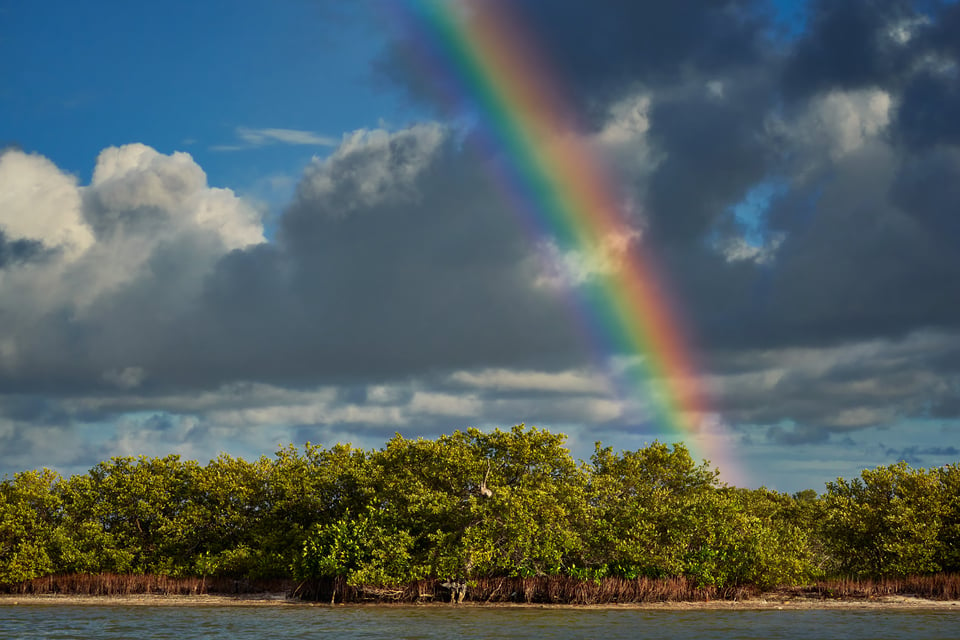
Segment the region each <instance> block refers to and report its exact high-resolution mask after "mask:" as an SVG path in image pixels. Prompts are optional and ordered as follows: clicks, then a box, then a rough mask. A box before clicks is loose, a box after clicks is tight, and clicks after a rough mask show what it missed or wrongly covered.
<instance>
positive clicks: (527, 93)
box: [396, 0, 729, 468]
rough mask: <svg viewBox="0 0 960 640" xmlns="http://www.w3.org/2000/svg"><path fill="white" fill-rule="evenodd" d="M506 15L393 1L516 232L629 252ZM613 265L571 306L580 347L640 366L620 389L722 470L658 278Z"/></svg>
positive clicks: (493, 6) (603, 192) (563, 104)
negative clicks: (579, 326)
mask: <svg viewBox="0 0 960 640" xmlns="http://www.w3.org/2000/svg"><path fill="white" fill-rule="evenodd" d="M506 5H507V3H506V2H501V1H498V0H479V1H475V2H471V1H469V0H464V1H463V2H452V1H451V0H400V1H399V3H398V4H397V6H396V9H397V14H398V17H400V18H401V19H402V20H403V22H404V25H405V26H406V27H407V29H408V37H409V38H410V39H411V40H412V41H413V42H414V43H415V46H416V47H417V51H416V54H417V58H418V66H419V67H421V68H426V69H427V70H428V73H429V75H430V76H431V77H432V79H434V80H437V86H438V87H439V88H440V91H441V92H442V93H443V94H444V95H443V96H442V97H443V98H444V99H445V100H447V101H448V102H451V103H454V104H455V105H457V106H459V107H463V108H465V109H466V110H468V111H471V112H473V113H474V114H475V115H476V117H477V118H478V119H479V121H480V122H479V124H480V126H481V127H482V129H483V130H484V131H485V132H486V134H487V138H488V140H487V144H489V145H490V146H491V150H492V151H493V152H494V154H493V155H495V156H497V157H500V158H501V159H502V160H501V162H500V165H499V166H498V170H497V172H496V173H497V174H498V175H497V178H498V181H499V182H500V183H502V186H503V187H504V190H505V191H506V192H507V193H508V195H509V196H510V197H511V199H512V200H513V201H514V202H515V203H516V204H517V207H516V208H517V209H518V211H520V212H522V215H523V216H524V217H525V218H527V219H526V220H525V222H526V223H527V224H528V225H529V226H533V227H535V228H536V229H537V230H538V231H539V234H540V236H541V237H545V238H549V239H551V240H552V241H553V242H555V243H556V245H557V246H559V247H561V248H564V249H571V248H572V249H575V250H576V251H577V252H578V253H580V254H581V255H586V256H593V257H595V258H599V256H602V255H603V252H604V251H605V246H608V244H609V242H610V241H611V239H614V240H615V239H627V241H628V242H629V241H631V240H630V239H632V238H635V236H636V235H637V232H636V230H635V229H633V228H632V227H630V226H629V225H628V224H627V223H626V222H625V220H624V218H623V215H622V213H621V206H620V204H619V202H618V197H617V194H618V191H617V189H616V185H614V184H613V181H611V180H610V178H609V173H608V172H607V171H606V170H605V168H604V163H603V162H602V161H601V160H600V158H599V157H598V156H597V153H596V152H595V151H594V149H593V148H592V147H591V145H590V144H589V143H588V142H587V141H585V140H584V139H583V137H582V136H578V135H576V134H575V133H573V127H572V126H571V125H573V124H575V115H574V114H573V113H572V111H571V109H570V108H569V107H568V104H569V102H568V101H567V100H565V99H564V96H563V94H562V92H561V91H560V90H559V88H558V85H557V83H555V82H553V81H552V80H551V78H552V74H551V73H550V72H549V69H548V67H547V65H546V64H544V62H543V60H542V59H541V57H540V55H539V51H538V50H537V49H536V47H534V46H533V45H532V40H531V38H530V37H529V36H528V35H527V34H526V33H525V32H523V30H522V29H521V27H520V25H519V21H518V20H517V18H516V16H514V15H511V14H510V13H509V12H508V10H507V6H506ZM503 159H505V160H503ZM618 261H619V262H618V265H617V268H614V269H609V270H607V271H608V272H606V273H604V274H603V275H602V276H600V277H599V281H598V282H597V284H598V285H599V287H600V289H599V295H591V296H589V297H588V296H586V295H581V296H580V297H579V300H578V304H577V307H578V309H579V310H580V312H581V313H583V314H585V315H586V316H587V317H586V324H587V325H588V326H590V327H591V328H592V330H593V331H592V332H593V333H594V335H593V336H592V339H593V340H594V341H595V342H596V341H599V342H601V343H602V345H601V347H602V349H603V351H604V352H605V353H606V354H607V355H611V354H633V355H639V356H641V358H640V361H641V363H642V364H641V366H640V367H632V368H631V370H633V371H639V373H638V374H637V377H636V378H631V380H630V386H631V387H634V390H633V393H637V392H638V391H640V392H642V393H643V394H644V396H643V397H644V399H645V400H646V401H647V403H648V404H649V406H650V407H651V409H650V411H651V414H652V415H651V417H652V418H653V420H654V421H655V423H656V424H657V426H658V427H659V428H660V430H661V431H666V432H668V433H669V434H670V435H672V436H679V437H680V438H681V439H683V440H684V441H685V442H686V443H687V444H688V446H690V448H691V451H692V453H694V455H695V456H696V457H707V458H710V459H711V461H712V462H713V463H714V464H729V461H728V460H726V459H725V458H726V457H727V456H726V454H725V451H724V449H725V447H723V446H721V444H720V442H719V439H716V438H711V437H710V435H709V434H707V433H705V431H706V430H703V429H701V427H702V421H703V420H704V419H705V417H706V416H707V415H708V413H709V412H708V407H707V403H706V399H705V393H704V390H703V389H702V388H701V385H700V383H699V380H700V376H699V375H698V369H697V367H696V366H695V361H694V357H693V354H692V351H691V349H689V348H688V346H687V344H688V343H687V340H686V339H685V332H684V327H683V323H682V322H681V321H680V316H679V315H678V314H677V313H675V312H674V308H675V306H676V305H675V301H673V300H672V299H671V298H670V296H669V294H668V291H667V289H666V288H665V287H664V286H663V282H664V279H663V278H662V277H661V275H660V274H658V273H657V269H656V267H655V265H654V264H652V261H651V260H650V259H648V258H647V257H646V256H644V254H643V252H642V251H640V250H638V247H636V246H631V247H628V249H627V250H624V251H621V252H619V255H618ZM618 386H622V385H618ZM711 440H712V441H711ZM704 453H709V454H710V455H703V454H704ZM718 458H719V459H718ZM721 468H722V467H721Z"/></svg>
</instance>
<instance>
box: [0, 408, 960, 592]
mask: <svg viewBox="0 0 960 640" xmlns="http://www.w3.org/2000/svg"><path fill="white" fill-rule="evenodd" d="M717 477H718V474H717V471H716V470H714V469H713V468H711V467H710V466H709V464H708V463H707V462H701V463H697V462H696V461H694V460H693V459H692V458H691V456H690V453H689V451H688V450H687V449H686V448H685V447H684V446H683V445H682V444H675V445H666V444H662V443H659V442H654V443H653V444H652V445H650V446H647V447H645V448H643V449H639V450H637V451H621V452H614V451H613V450H612V449H610V448H604V447H601V446H600V444H599V443H598V444H597V446H596V450H595V452H594V455H593V456H592V457H591V459H590V462H589V463H577V462H575V461H574V460H573V459H572V458H571V456H570V453H569V451H568V450H567V449H566V447H565V438H564V436H563V435H560V434H552V433H549V432H547V431H544V430H540V429H536V428H528V427H526V426H524V425H518V426H516V427H513V428H512V429H510V430H505V431H501V430H495V431H492V432H486V433H485V432H481V431H479V430H477V429H468V430H466V431H455V432H453V433H452V434H450V435H443V436H440V437H438V438H436V439H434V440H427V439H422V438H418V439H415V440H410V439H406V438H403V437H402V436H400V435H397V436H395V437H394V438H392V439H390V441H389V442H387V443H386V444H385V445H384V447H383V448H381V449H379V450H376V451H365V450H361V449H355V448H353V447H350V446H349V445H336V446H334V447H332V448H329V449H327V448H324V447H320V446H317V445H312V444H310V443H307V444H306V445H305V447H303V449H298V448H295V447H293V446H289V447H285V448H282V449H280V450H278V451H277V452H276V454H275V456H274V457H273V458H266V457H263V458H260V459H258V460H255V461H252V462H248V461H245V460H243V459H239V458H232V457H230V456H226V455H221V456H220V457H219V458H217V459H216V460H212V461H210V462H209V463H208V464H207V465H205V466H200V465H198V464H197V463H195V462H184V461H181V460H180V459H179V458H178V457H177V456H168V457H165V458H147V457H140V458H131V457H125V458H113V459H111V460H109V461H106V462H103V463H100V464H98V465H97V466H95V467H94V468H93V469H91V470H90V471H89V473H87V474H83V475H78V476H74V477H72V478H70V479H68V480H63V479H61V478H60V477H59V476H58V475H57V474H56V473H54V472H52V471H49V470H43V471H30V472H25V473H20V474H16V475H15V476H14V477H13V479H4V480H3V481H2V483H0V583H16V582H20V581H23V580H28V579H31V578H34V577H38V576H43V575H47V574H50V573H56V572H63V573H102V572H111V573H157V574H163V575H169V576H197V577H200V576H225V577H232V578H265V577H289V576H291V575H292V576H295V577H297V578H299V579H320V578H340V579H344V580H345V581H346V582H347V583H348V584H351V585H355V586H359V585H370V584H384V585H385V584H397V583H402V582H405V581H408V580H415V579H422V578H440V579H447V578H456V579H463V580H468V581H482V580H483V579H485V578H499V577H531V576H552V575H564V576H570V577H573V578H577V579H580V580H585V581H592V582H599V581H601V580H603V579H604V578H607V577H613V576H617V577H622V578H628V579H632V578H637V577H685V578H687V579H689V580H690V581H691V582H692V583H694V584H698V585H700V586H711V587H717V588H726V587H731V586H734V587H735V586H738V585H755V586H758V587H761V588H767V587H773V586H776V585H782V584H787V585H789V584H801V583H805V582H807V581H810V580H814V579H819V578H823V577H830V576H836V575H851V576H864V577H878V576H904V575H908V574H918V573H920V574H922V573H929V572H933V571H938V570H946V571H960V466H958V465H956V464H954V465H947V466H945V467H942V468H939V469H932V470H915V469H911V468H910V467H908V466H907V465H906V464H904V463H901V464H898V465H893V466H889V467H879V468H877V469H874V470H867V471H864V472H863V474H862V475H861V477H860V478H857V479H855V480H853V481H850V482H848V481H845V480H843V479H842V478H840V479H838V480H837V481H836V482H833V483H828V485H827V491H826V493H825V494H824V495H823V496H817V494H816V492H813V491H809V490H808V491H803V492H799V493H797V494H794V495H793V496H789V495H786V494H781V493H777V492H775V491H770V490H767V489H763V488H761V489H738V488H733V487H727V486H724V485H722V484H721V483H720V482H719V481H718V479H717Z"/></svg>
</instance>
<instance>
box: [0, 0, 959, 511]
mask: <svg viewBox="0 0 960 640" xmlns="http://www.w3.org/2000/svg"><path fill="white" fill-rule="evenodd" d="M445 1H446V2H448V3H450V4H453V5H454V6H452V7H451V8H450V15H454V16H457V20H461V21H463V24H464V25H469V24H470V21H471V20H473V19H475V16H476V15H478V13H482V11H483V6H484V3H485V2H487V3H489V2H490V1H491V0H474V1H468V0H462V1H461V0H445ZM411 2H412V0H406V1H404V0H363V1H357V2H351V3H341V2H327V1H323V0H315V1H310V0H273V1H270V2H267V1H261V0H231V1H229V2H227V1H221V0H208V1H205V2H195V1H183V0H168V1H167V2H164V3H130V2H120V1H114V0H104V1H101V2H97V3H92V4H91V3H76V2H66V1H60V0H52V1H48V2H43V3H39V2H20V1H17V0H0V149H2V151H0V475H2V474H8V475H12V474H14V473H16V472H18V471H24V470H28V469H34V468H39V467H50V468H53V469H56V470H58V471H60V472H61V473H63V474H64V475H72V474H75V473H83V472H85V471H86V470H87V469H89V468H90V467H92V466H93V465H95V464H96V463H97V462H100V461H102V460H106V459H108V458H110V457H112V456H127V455H132V456H137V455H147V456H163V455H168V454H179V455H181V456H183V457H184V458H186V459H194V460H199V461H201V462H205V461H207V460H210V459H212V458H215V457H217V456H218V455H219V454H220V453H227V454H229V455H233V456H241V457H244V458H247V459H254V458H257V457H259V456H261V455H267V456H270V455H272V454H273V453H274V452H275V451H276V450H277V449H278V447H281V446H285V445H287V444H289V443H293V444H297V445H302V444H303V443H304V442H307V441H309V442H312V443H316V444H322V445H325V446H331V445H333V444H335V443H337V442H351V443H353V444H355V445H357V446H360V447H365V448H379V447H380V446H382V445H383V444H384V443H385V442H386V441H387V440H388V439H389V438H390V437H392V436H393V435H394V434H395V433H400V434H402V435H403V436H405V437H410V438H415V437H420V436H422V437H427V438H433V437H436V436H437V435H439V434H442V433H450V432H452V431H453V430H455V429H464V428H467V427H478V428H481V429H484V430H490V429H494V428H509V427H511V426H512V425H515V424H519V423H525V424H527V425H532V426H537V427H542V428H547V429H549V430H551V431H558V432H562V433H565V434H567V436H568V445H569V447H570V449H571V452H572V453H573V455H574V456H575V457H577V458H581V459H584V460H588V459H589V456H590V455H591V453H592V451H593V448H594V443H595V442H597V441H601V442H602V443H603V445H604V446H612V447H614V448H615V449H630V450H632V449H637V448H639V447H642V446H644V445H645V444H648V443H650V442H653V441H654V440H660V441H664V442H677V441H683V442H685V443H686V444H687V445H688V447H690V449H691V450H692V451H693V452H694V453H695V455H696V456H698V458H708V459H710V461H711V462H712V463H713V464H715V465H717V466H719V467H720V471H721V474H722V477H723V478H724V479H725V480H726V481H728V482H731V483H734V484H737V485H739V486H751V487H758V486H767V487H769V488H773V489H777V490H780V491H788V492H794V491H799V490H802V489H807V488H812V489H815V490H817V491H822V490H823V489H824V483H826V482H829V481H831V480H835V479H836V478H837V477H851V476H856V475H858V474H859V472H860V470H862V469H864V468H871V467H875V466H877V465H884V464H891V463H894V462H897V461H899V460H906V461H907V462H908V463H910V464H911V465H914V466H917V467H932V466H938V465H942V464H947V463H952V462H957V461H958V460H960V295H958V294H960V287H958V282H960V251H958V248H960V217H958V214H960V118H957V117H956V114H958V113H960V66H958V65H960V4H958V3H956V2H953V1H946V0H943V1H938V0H925V1H916V2H911V1H908V0H902V1H901V0H849V1H847V2H835V1H833V0H823V1H817V0H811V1H810V2H802V1H799V0H798V1H788V0H779V1H773V0H771V1H770V2H764V1H762V0H729V1H727V2H718V1H717V0H678V1H675V2H669V3H644V2H635V1H633V0H602V1H598V2H590V3H586V2H581V1H580V0H550V1H549V2H546V1H538V0H515V1H514V2H511V3H509V5H510V6H509V9H510V12H509V15H510V17H511V19H512V20H513V21H514V22H513V28H512V29H511V32H512V33H514V34H520V35H521V36H522V39H523V45H524V47H525V50H526V51H529V52H530V55H531V57H532V58H536V60H537V63H538V66H537V67H536V68H537V69H540V70H541V71H542V73H543V74H544V78H545V79H549V81H550V85H551V86H552V87H554V88H557V93H556V96H555V97H557V99H558V100H562V103H563V108H564V112H565V113H570V114H574V116H575V117H572V118H571V119H570V120H569V121H564V123H563V124H562V125H561V124H558V123H552V125H556V126H557V127H561V126H562V127H564V130H563V131H556V132H555V133H556V134H557V135H558V136H560V135H562V136H567V138H568V139H573V140H575V141H576V142H577V145H579V146H578V147H577V148H579V149H589V150H590V152H591V155H590V157H591V158H594V159H595V162H594V165H592V166H593V168H594V169H595V170H596V171H597V172H599V173H601V174H602V175H603V176H604V178H605V179H606V181H607V182H608V183H609V184H610V185H612V186H611V190H612V192H613V194H614V195H615V199H616V202H617V203H618V207H619V209H620V210H619V211H618V215H619V216H620V218H619V219H621V220H622V222H623V225H624V226H623V227H622V229H625V230H626V231H625V232H624V233H623V234H622V236H621V237H620V238H619V240H620V242H617V243H614V245H611V246H614V249H612V250H611V251H612V252H613V253H612V254H611V255H604V256H600V257H599V258H603V259H599V258H598V256H596V255H588V254H584V253H579V252H578V247H576V246H572V247H570V246H563V245H561V244H558V242H559V241H558V240H557V239H556V238H553V237H551V235H550V229H549V228H543V227H537V225H532V224H531V223H530V222H531V220H530V218H529V217H525V214H524V212H522V211H518V210H517V209H518V205H517V203H516V202H515V201H513V200H511V198H510V197H507V196H508V195H509V194H505V193H504V192H503V190H502V189H498V188H497V187H498V184H497V179H496V175H495V174H496V170H495V167H496V166H500V165H498V163H505V165H506V166H509V165H510V161H511V153H512V152H511V150H510V149H509V148H506V147H503V146H498V145H497V144H496V140H495V138H491V136H490V135H488V134H489V131H488V129H489V127H490V123H489V122H485V120H484V112H483V110H482V108H479V107H478V106H477V105H475V104H473V103H472V102H471V96H470V95H469V92H466V93H464V94H463V95H458V96H456V97H457V99H454V100H451V99H450V95H449V93H448V94H445V93H444V90H443V89H444V88H445V87H446V88H448V89H449V85H444V84H443V83H444V81H448V82H449V81H450V80H451V78H444V77H442V74H440V73H438V72H437V67H438V66H439V67H442V66H443V65H444V61H443V60H433V62H435V63H436V64H434V65H432V66H431V65H430V64H425V63H424V58H423V52H424V51H425V50H434V49H430V46H429V45H431V43H430V42H425V41H424V38H425V37H426V36H424V33H425V32H424V31H422V30H418V29H417V28H415V27H416V24H413V25H412V26H411V23H410V15H411V12H409V11H408V9H409V8H410V7H411V6H413V5H412V4H411ZM418 4H419V3H418ZM427 62H429V60H428V61H427ZM519 64H520V63H519V62H518V65H519ZM533 84H539V83H538V82H535V83H533ZM492 167H494V168H492ZM520 208H522V207H520ZM629 255H636V256H642V257H643V259H644V260H645V261H648V262H650V263H651V264H653V265H656V272H657V273H658V274H659V279H658V284H659V286H661V287H665V288H666V291H667V293H668V294H669V295H668V296H666V297H667V298H669V300H670V301H671V310H672V314H673V315H672V316H671V317H672V318H673V320H674V321H675V322H676V324H677V326H678V327H681V328H682V335H683V339H684V344H685V346H686V348H687V349H688V350H689V352H690V353H691V354H693V358H692V359H693V361H695V363H696V367H695V370H692V371H691V372H690V375H691V377H692V378H693V379H695V382H696V384H697V386H698V388H700V389H703V390H704V394H705V397H706V402H705V406H704V408H703V411H702V413H699V414H697V416H696V417H697V420H696V428H694V429H688V430H683V429H677V428H675V427H671V425H669V424H664V423H662V422H659V421H657V420H655V419H654V418H653V417H652V415H653V414H652V410H651V403H652V400H651V398H652V397H654V396H655V395H656V393H657V389H658V387H657V381H656V380H655V379H654V378H652V377H650V378H646V379H645V378H642V377H641V378H630V377H627V378H625V379H624V378H623V377H621V376H619V375H618V373H617V372H618V371H621V372H622V371H623V370H625V369H630V368H631V367H637V366H641V365H643V363H645V362H649V361H652V360H653V359H655V357H656V355H657V353H656V352H657V350H658V345H657V344H656V341H653V342H654V343H653V344H652V345H650V352H649V353H647V352H644V351H643V350H642V349H640V350H637V349H631V348H630V346H629V345H626V346H624V345H622V344H621V345H620V347H619V348H616V347H610V346H609V345H607V347H606V348H602V349H600V348H598V347H597V344H596V340H591V335H590V332H589V330H585V329H584V323H585V322H586V323H587V324H588V325H589V324H590V322H591V321H597V318H596V317H592V316H591V315H590V312H591V307H590V303H589V302H583V301H584V300H588V301H589V300H590V299H591V298H590V296H591V295H592V293H591V292H594V291H595V289H594V288H593V287H595V286H596V283H597V282H599V281H601V280H602V279H603V278H606V277H609V276H611V274H614V273H616V272H617V270H618V269H623V268H625V267H624V266H623V265H624V264H625V263H626V262H625V261H626V260H627V258H626V257H625V256H629ZM611 256H612V257H611ZM577 300H579V301H580V302H579V303H578V302H576V301H577ZM572 301H573V302H572ZM645 313H646V311H640V313H639V315H641V316H642V315H644V314H645ZM593 337H594V338H596V337H597V335H594V336H593ZM638 363H639V364H638Z"/></svg>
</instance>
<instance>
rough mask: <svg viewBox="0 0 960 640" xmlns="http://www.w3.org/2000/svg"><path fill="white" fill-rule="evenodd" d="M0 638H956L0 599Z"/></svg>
mask: <svg viewBox="0 0 960 640" xmlns="http://www.w3.org/2000/svg"><path fill="white" fill-rule="evenodd" d="M0 638H3V639H4V640H6V639H13V638H57V639H60V640H77V639H81V638H82V639H84V640H86V639H88V638H110V639H114V638H117V639H119V638H123V639H125V640H126V639H130V640H133V639H139V638H145V639H146V638H171V639H175V640H191V639H193V638H224V639H228V638H229V639H230V640H235V639H240V640H242V639H248V638H249V639H253V638H256V639H261V638H270V639H273V638H338V639H339V638H347V639H349V638H390V639H391V640H392V639H394V638H396V639H402V638H438V639H439V638H442V639H443V640H456V639H459V638H538V639H539V638H599V639H601V640H618V639H620V638H630V639H631V640H633V639H641V638H664V639H669V640H677V639H683V640H688V639H689V640H701V639H702V640H706V639H713V638H723V639H727V638H756V639H758V640H760V639H762V640H769V639H774V638H850V639H863V640H867V639H869V640H880V639H883V638H890V639H891V640H894V639H896V640H906V639H918V638H923V639H924V640H931V639H934V638H937V639H942V640H946V639H950V640H958V639H960V612H957V611H952V610H948V611H904V610H900V611H877V610H869V611H868V610H846V611H710V610H701V611H636V610H634V611H597V610H570V609H562V610H556V609H519V610H518V609H473V608H469V609H468V608H464V609H453V608H451V609H449V610H448V609H435V608H412V607H411V608H397V609H392V608H391V609H377V608H327V607H296V608H294V607H291V608H269V607H249V608H247V607H203V608H186V607H185V608H177V607H105V606H86V607H71V606H49V605H18V606H4V607H0Z"/></svg>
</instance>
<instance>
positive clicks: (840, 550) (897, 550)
mask: <svg viewBox="0 0 960 640" xmlns="http://www.w3.org/2000/svg"><path fill="white" fill-rule="evenodd" d="M948 482H949V480H948ZM943 497H944V496H943V492H942V491H941V485H940V477H939V474H938V473H936V472H928V471H924V470H922V469H912V468H910V467H909V466H908V465H907V463H905V462H900V463H898V464H895V465H890V466H886V467H878V468H876V469H872V470H871V469H867V470H865V471H863V473H861V475H860V478H855V479H854V480H852V481H850V482H848V481H846V480H844V479H843V478H838V479H837V481H836V482H829V483H827V493H826V495H825V496H824V521H823V527H822V535H823V538H824V541H825V543H826V545H827V548H828V550H829V551H830V553H831V554H832V560H833V565H834V566H833V567H832V569H833V571H834V572H837V573H841V574H848V575H853V576H864V577H879V576H906V575H911V574H923V573H929V572H933V571H938V570H940V568H941V566H940V564H939V563H938V556H939V557H949V555H950V552H949V551H946V550H944V549H941V548H940V547H939V545H938V541H939V540H938V539H939V537H940V534H941V528H942V525H943V522H944V516H945V515H946V505H945V504H944V500H943Z"/></svg>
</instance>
